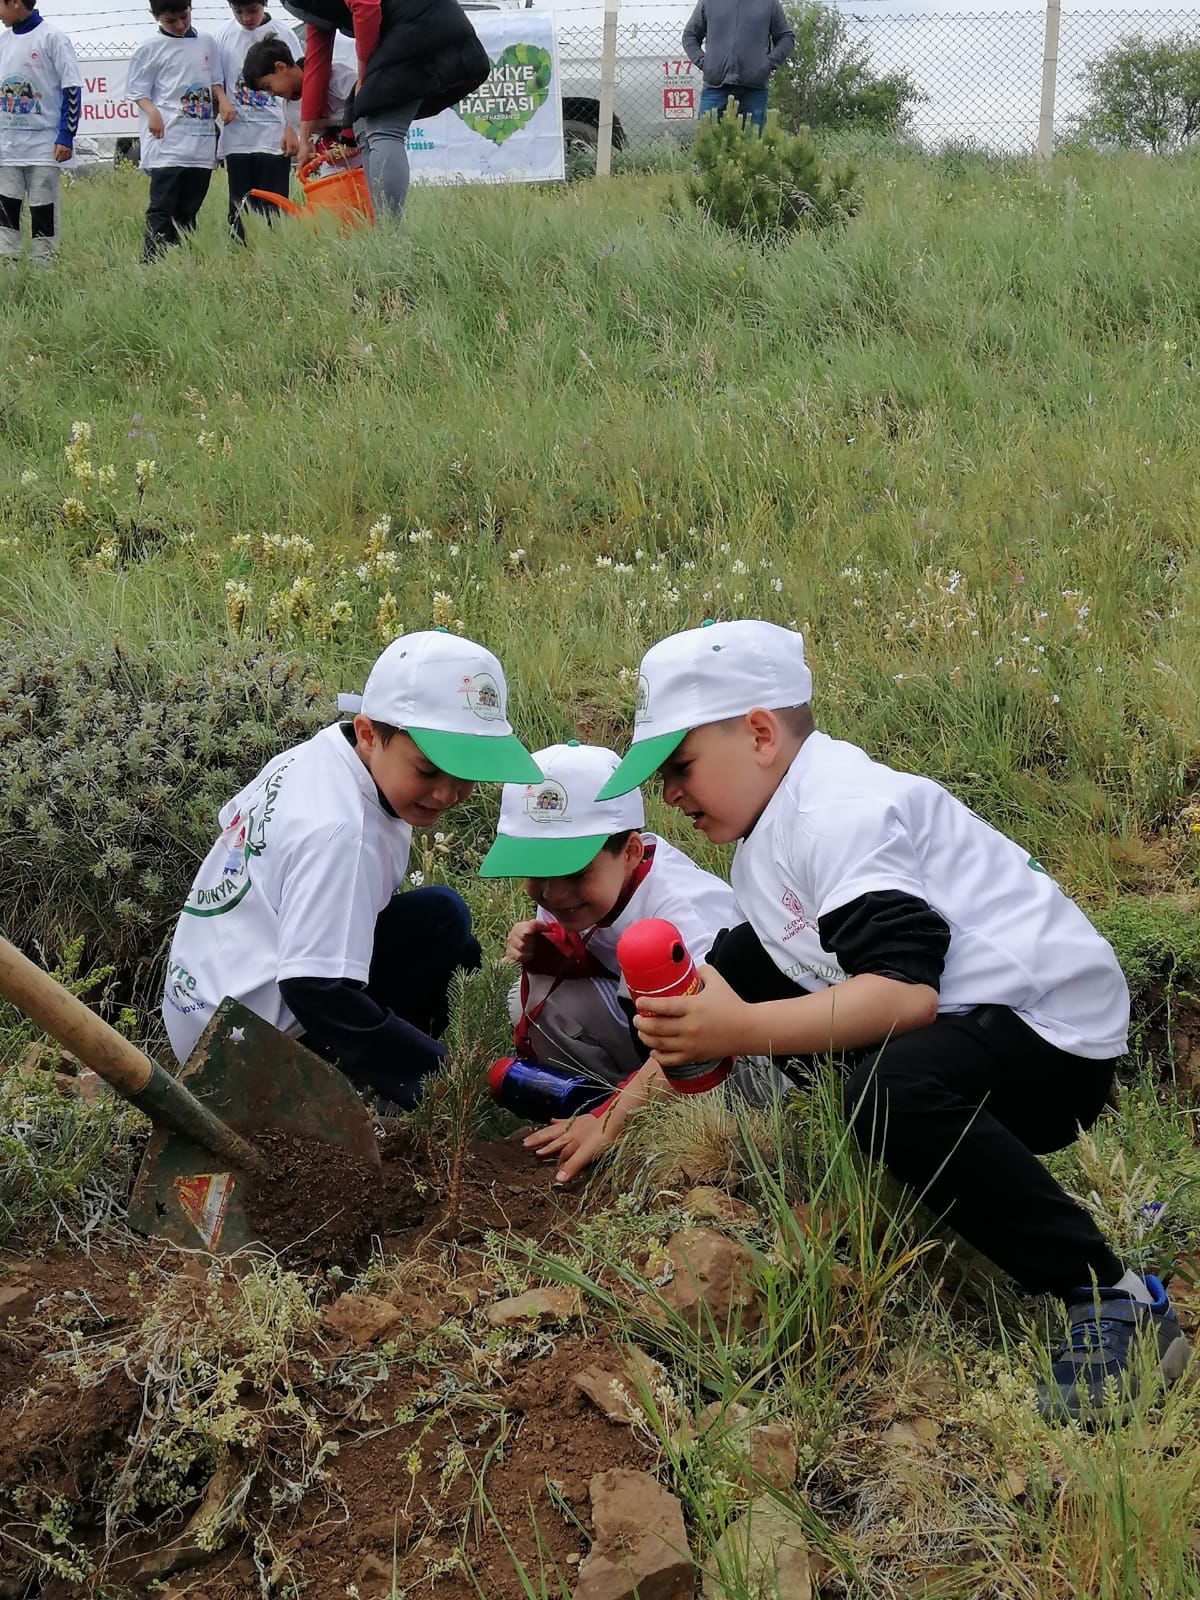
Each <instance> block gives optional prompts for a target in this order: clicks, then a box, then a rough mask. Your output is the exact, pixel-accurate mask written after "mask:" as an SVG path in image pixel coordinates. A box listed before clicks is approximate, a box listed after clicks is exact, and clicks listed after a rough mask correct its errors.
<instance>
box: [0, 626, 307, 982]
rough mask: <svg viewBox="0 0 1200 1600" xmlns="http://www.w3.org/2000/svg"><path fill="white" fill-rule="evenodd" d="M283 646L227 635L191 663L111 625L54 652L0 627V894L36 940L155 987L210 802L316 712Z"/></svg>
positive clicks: (15, 934)
mask: <svg viewBox="0 0 1200 1600" xmlns="http://www.w3.org/2000/svg"><path fill="white" fill-rule="evenodd" d="M319 694H320V691H319V689H318V687H317V686H316V685H315V684H314V683H313V682H311V681H309V678H308V677H307V675H306V673H305V670H304V668H303V667H302V666H301V665H299V664H297V663H296V662H294V661H290V660H288V659H286V658H285V657H282V656H278V655H271V654H266V653H263V652H262V651H259V650H255V649H251V648H243V649H239V648H238V647H236V646H232V647H231V646H230V645H228V644H226V643H225V642H224V641H222V644H221V647H220V650H219V652H218V651H215V650H214V652H213V654H212V656H211V658H210V659H209V660H207V661H203V662H201V663H200V664H199V665H198V666H197V667H196V668H195V670H193V671H190V672H186V673H185V672H180V671H178V670H177V668H176V666H175V664H174V663H173V662H172V660H171V657H170V655H169V653H167V652H165V651H164V652H161V653H155V652H154V651H152V650H150V649H146V650H144V651H141V652H131V651H130V650H129V649H127V648H126V647H125V646H124V645H123V644H122V643H121V642H120V640H115V641H113V642H111V643H109V644H107V645H105V646H102V647H99V648H93V649H91V650H87V651H84V650H81V651H79V652H78V653H77V654H74V655H71V656H68V657H67V658H65V659H64V658H63V657H61V656H56V655H55V654H53V653H52V651H51V650H50V648H49V646H48V645H47V644H46V643H45V642H44V641H42V640H39V639H36V638H35V639H30V638H29V637H28V636H20V635H17V634H15V633H9V634H7V635H0V834H3V836H4V838H5V841H6V844H5V849H4V851H3V854H2V855H0V904H2V905H3V906H4V925H5V932H6V933H7V934H8V935H9V936H10V937H12V938H13V939H14V940H16V941H17V942H18V943H20V944H21V945H22V946H24V947H25V948H26V950H29V951H31V953H32V952H33V951H34V950H35V949H44V950H46V951H49V952H51V953H53V952H55V951H57V950H59V949H60V948H61V947H62V944H63V941H64V940H65V939H67V938H72V937H81V938H82V941H83V945H82V956H81V959H82V962H83V965H84V967H85V968H86V967H90V966H93V965H105V966H110V967H112V968H113V969H114V971H115V977H116V984H115V987H116V990H117V993H118V994H119V996H120V998H122V999H128V998H129V997H130V995H131V993H132V994H134V995H137V996H138V997H139V998H140V999H142V1000H146V999H148V998H149V997H150V996H151V995H156V990H157V980H158V974H157V971H156V970H155V958H156V956H157V955H158V953H159V951H160V950H161V949H162V946H163V944H164V942H165V941H166V940H167V939H168V938H169V936H170V932H171V929H172V928H173V926H174V923H175V918H176V916H177V915H178V913H179V908H180V906H181V905H182V904H183V900H184V897H185V896H186V894H187V891H188V887H189V885H190V883H191V880H192V876H193V874H194V872H195V869H196V865H197V862H198V861H199V859H200V858H201V857H202V856H203V854H204V852H205V851H206V850H207V849H208V848H209V846H210V845H211V843H212V841H213V839H214V838H215V836H216V816H217V812H218V810H219V809H220V807H221V806H222V805H223V804H224V803H225V801H226V800H228V799H229V798H230V796H231V795H233V794H235V793H236V792H237V790H238V789H239V788H240V787H241V785H242V784H244V783H245V782H246V781H247V780H248V779H249V778H251V777H253V776H254V774H255V772H256V771H257V770H258V769H259V768H260V767H261V766H262V765H263V764H264V762H265V761H266V760H267V759H268V758H269V757H270V756H271V755H273V754H275V753H276V752H277V751H279V750H280V749H283V748H285V747H286V746H287V745H288V744H291V743H295V742H296V741H298V740H300V739H304V738H307V737H308V736H309V735H310V734H311V733H313V732H315V730H316V729H317V728H318V727H319V726H320V725H321V723H322V722H323V721H325V720H328V717H327V711H328V709H329V708H328V707H327V706H324V705H322V704H321V703H320V700H319Z"/></svg>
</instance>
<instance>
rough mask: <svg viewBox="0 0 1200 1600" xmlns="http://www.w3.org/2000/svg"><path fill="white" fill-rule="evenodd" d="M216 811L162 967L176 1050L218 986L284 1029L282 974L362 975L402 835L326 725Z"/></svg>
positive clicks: (190, 1037) (394, 878) (403, 827)
mask: <svg viewBox="0 0 1200 1600" xmlns="http://www.w3.org/2000/svg"><path fill="white" fill-rule="evenodd" d="M219 821H220V825H221V829H222V833H221V836H220V838H219V839H218V840H217V842H216V844H215V845H214V846H213V847H212V849H211V850H210V851H209V853H208V855H207V857H206V858H205V861H204V864H203V865H202V866H201V868H200V870H199V872H198V873H197V874H196V877H195V881H194V882H193V884H192V889H191V893H190V894H189V895H188V898H187V904H186V905H185V906H184V909H183V914H182V916H181V917H180V918H179V923H178V926H177V927H176V929H175V938H174V940H173V941H172V944H171V955H170V959H169V961H168V964H167V980H166V986H165V988H164V992H163V1020H164V1022H165V1023H166V1026H167V1033H168V1034H169V1035H170V1039H171V1046H172V1048H173V1050H174V1051H175V1054H176V1056H178V1058H179V1059H180V1061H185V1060H186V1059H187V1057H188V1055H189V1054H190V1053H191V1051H192V1048H193V1046H194V1045H195V1043H196V1040H197V1039H198V1038H199V1037H200V1034H201V1033H202V1032H203V1030H204V1028H205V1027H206V1025H207V1024H208V1021H209V1018H210V1017H211V1016H212V1013H213V1012H214V1011H215V1010H216V1008H217V1006H218V1005H219V1004H220V1003H221V1001H222V1000H223V999H224V998H225V997H226V996H227V995H232V996H233V997H234V999H236V1000H240V1001H241V1002H242V1004H243V1005H245V1006H247V1007H249V1009H250V1010H251V1011H253V1012H255V1013H257V1015H258V1016H260V1017H263V1018H265V1019H266V1021H267V1022H270V1023H272V1024H273V1025H274V1026H275V1027H276V1028H279V1029H280V1030H281V1031H282V1032H284V1033H291V1034H296V1033H298V1032H299V1031H300V1029H299V1024H298V1023H297V1022H296V1019H295V1017H294V1016H293V1015H292V1013H291V1012H290V1011H289V1010H288V1008H287V1006H286V1005H285V1004H284V1002H283V996H282V994H281V993H280V991H279V985H280V983H281V982H282V981H283V980H284V979H285V978H353V979H356V980H357V981H359V982H362V983H365V982H366V981H367V978H368V975H369V973H370V968H371V951H372V949H373V947H374V942H375V920H376V918H377V917H378V916H379V913H380V912H381V911H382V910H383V908H384V907H385V906H386V905H387V903H388V901H389V899H390V898H391V896H392V894H393V892H394V891H395V890H396V888H397V887H398V885H399V884H400V883H401V882H402V881H403V879H404V873H405V869H406V868H407V866H408V852H409V847H410V845H411V843H412V829H411V828H410V827H409V825H408V823H407V822H402V821H401V820H400V819H399V818H397V817H392V816H389V814H388V813H387V812H386V811H385V810H384V808H383V805H382V803H381V801H380V797H379V791H378V789H377V788H376V787H375V783H374V780H373V779H372V777H371V775H370V773H369V772H368V771H367V769H366V767H365V766H364V765H363V762H362V759H361V758H360V756H359V755H358V753H357V751H356V750H355V749H354V747H353V746H352V745H351V744H350V742H349V740H348V739H347V738H346V736H345V734H344V733H343V732H342V730H341V727H340V725H338V724H334V725H333V726H332V727H329V728H323V729H322V730H321V732H320V733H318V734H317V735H316V736H315V737H314V738H312V739H309V740H308V741H307V743H305V744H301V745H297V746H296V747H295V748H294V749H292V750H287V751H285V752H284V753H283V755H281V756H277V757H276V758H275V760H274V761H271V762H269V763H268V764H267V766H265V767H264V768H263V770H262V771H261V772H260V773H259V774H258V776H257V777H256V778H255V779H254V780H253V782H252V783H249V784H247V785H246V787H245V788H244V789H243V790H242V791H241V792H240V793H239V794H236V795H235V796H234V797H233V799H232V800H230V801H229V802H228V804H227V805H225V806H223V807H222V809H221V814H220V818H219Z"/></svg>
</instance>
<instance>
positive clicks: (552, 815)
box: [525, 778, 567, 822]
mask: <svg viewBox="0 0 1200 1600" xmlns="http://www.w3.org/2000/svg"><path fill="white" fill-rule="evenodd" d="M525 811H526V813H527V815H528V816H529V818H530V819H531V821H533V822H558V821H560V820H561V819H562V818H563V817H565V816H566V814H567V791H566V790H565V789H564V788H563V786H562V784H561V783H555V781H554V779H553V778H548V779H547V780H546V782H545V783H541V784H537V783H531V784H530V785H529V787H528V788H527V789H526V791H525Z"/></svg>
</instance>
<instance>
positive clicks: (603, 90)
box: [596, 0, 618, 178]
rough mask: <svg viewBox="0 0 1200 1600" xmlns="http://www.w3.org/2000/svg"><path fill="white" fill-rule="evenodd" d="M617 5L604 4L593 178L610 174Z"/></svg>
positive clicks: (610, 1)
mask: <svg viewBox="0 0 1200 1600" xmlns="http://www.w3.org/2000/svg"><path fill="white" fill-rule="evenodd" d="M617 3H618V0H604V42H603V44H602V45H601V47H600V127H599V137H598V138H597V141H596V176H597V177H598V178H607V177H608V175H609V174H610V173H611V172H612V149H613V96H614V95H615V94H616V90H617Z"/></svg>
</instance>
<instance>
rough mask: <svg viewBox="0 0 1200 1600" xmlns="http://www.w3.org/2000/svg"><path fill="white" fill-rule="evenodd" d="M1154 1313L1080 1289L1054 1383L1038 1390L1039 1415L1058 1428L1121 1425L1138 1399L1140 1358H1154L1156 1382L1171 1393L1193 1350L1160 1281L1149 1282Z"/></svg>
mask: <svg viewBox="0 0 1200 1600" xmlns="http://www.w3.org/2000/svg"><path fill="white" fill-rule="evenodd" d="M1146 1287H1147V1289H1149V1291H1150V1293H1151V1294H1152V1295H1153V1296H1154V1300H1153V1303H1152V1304H1151V1305H1144V1304H1142V1302H1141V1301H1138V1300H1135V1299H1134V1298H1133V1297H1132V1295H1128V1294H1126V1293H1125V1291H1124V1290H1123V1289H1076V1290H1075V1291H1073V1294H1074V1299H1073V1301H1072V1303H1071V1304H1070V1305H1069V1307H1068V1310H1067V1319H1068V1322H1069V1324H1070V1331H1069V1333H1068V1335H1067V1342H1066V1344H1064V1345H1063V1347H1062V1350H1061V1351H1060V1352H1059V1356H1058V1360H1057V1361H1055V1362H1054V1364H1053V1365H1052V1366H1051V1368H1050V1381H1049V1382H1048V1383H1046V1382H1039V1384H1038V1410H1039V1411H1040V1412H1041V1414H1042V1416H1044V1417H1048V1418H1050V1419H1051V1420H1053V1421H1056V1422H1073V1421H1098V1420H1100V1419H1101V1418H1102V1417H1105V1418H1112V1419H1114V1420H1116V1419H1119V1420H1124V1418H1125V1417H1126V1416H1127V1415H1128V1414H1129V1410H1130V1406H1131V1403H1132V1401H1133V1400H1134V1399H1135V1398H1136V1395H1137V1385H1138V1382H1139V1375H1138V1370H1137V1366H1136V1360H1137V1352H1138V1350H1139V1349H1140V1348H1141V1347H1143V1346H1144V1345H1145V1343H1146V1342H1147V1341H1149V1342H1151V1343H1152V1344H1153V1346H1154V1348H1155V1350H1156V1352H1157V1356H1158V1360H1157V1364H1156V1374H1155V1376H1156V1379H1157V1382H1158V1383H1159V1384H1161V1385H1162V1386H1163V1387H1166V1386H1167V1385H1169V1384H1172V1383H1175V1382H1176V1381H1177V1380H1178V1379H1179V1378H1181V1377H1182V1376H1183V1370H1184V1368H1185V1367H1186V1366H1187V1363H1188V1357H1189V1356H1190V1355H1191V1350H1190V1348H1189V1346H1188V1342H1187V1339H1186V1338H1185V1337H1184V1334H1183V1329H1182V1328H1181V1327H1180V1326H1179V1321H1178V1319H1177V1317H1176V1316H1175V1312H1174V1310H1173V1309H1172V1307H1171V1302H1170V1300H1169V1299H1168V1297H1167V1291H1166V1290H1165V1289H1164V1288H1163V1286H1162V1284H1161V1283H1160V1282H1159V1281H1158V1279H1157V1278H1149V1277H1148V1278H1147V1279H1146Z"/></svg>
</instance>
